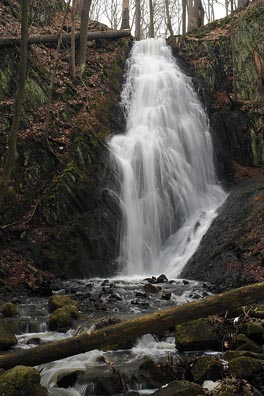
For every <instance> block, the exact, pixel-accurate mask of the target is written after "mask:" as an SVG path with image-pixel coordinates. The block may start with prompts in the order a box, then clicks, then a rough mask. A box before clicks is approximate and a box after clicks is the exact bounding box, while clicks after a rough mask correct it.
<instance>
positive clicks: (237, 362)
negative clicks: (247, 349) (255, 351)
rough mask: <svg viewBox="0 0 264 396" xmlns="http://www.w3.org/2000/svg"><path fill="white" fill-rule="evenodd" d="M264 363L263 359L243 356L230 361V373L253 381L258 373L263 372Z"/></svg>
mask: <svg viewBox="0 0 264 396" xmlns="http://www.w3.org/2000/svg"><path fill="white" fill-rule="evenodd" d="M262 370H263V363H262V361H261V360H258V359H254V358H250V357H246V356H242V357H238V358H236V359H232V360H231V361H230V362H229V373H230V374H232V375H235V376H236V377H239V378H243V379H246V380H248V381H251V380H252V378H254V377H255V376H256V375H258V374H260V373H262Z"/></svg>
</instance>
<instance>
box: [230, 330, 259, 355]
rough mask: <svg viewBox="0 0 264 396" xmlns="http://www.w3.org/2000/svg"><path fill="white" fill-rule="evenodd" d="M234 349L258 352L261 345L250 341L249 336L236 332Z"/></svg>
mask: <svg viewBox="0 0 264 396" xmlns="http://www.w3.org/2000/svg"><path fill="white" fill-rule="evenodd" d="M235 349H236V350H238V351H239V350H242V351H251V352H256V353H260V352H262V347H261V346H260V345H258V344H256V343H255V342H254V341H252V340H251V339H250V338H248V337H246V336H245V334H238V335H237V336H236V338H235Z"/></svg>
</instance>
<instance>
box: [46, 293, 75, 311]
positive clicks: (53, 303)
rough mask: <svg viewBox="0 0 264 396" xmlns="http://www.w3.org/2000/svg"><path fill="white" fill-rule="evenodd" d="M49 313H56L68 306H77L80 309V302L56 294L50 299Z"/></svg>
mask: <svg viewBox="0 0 264 396" xmlns="http://www.w3.org/2000/svg"><path fill="white" fill-rule="evenodd" d="M48 304H49V312H54V311H55V310H56V309H58V308H62V307H65V306H67V305H72V306H73V305H75V306H76V307H77V308H78V302H77V301H75V300H73V299H72V298H70V297H69V296H64V295H61V294H55V295H53V296H52V297H50V298H49V301H48Z"/></svg>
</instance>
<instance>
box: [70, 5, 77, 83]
mask: <svg viewBox="0 0 264 396" xmlns="http://www.w3.org/2000/svg"><path fill="white" fill-rule="evenodd" d="M76 16H77V1H76V0H72V8H71V72H72V78H73V81H74V80H75V78H76V66H75V22H76Z"/></svg>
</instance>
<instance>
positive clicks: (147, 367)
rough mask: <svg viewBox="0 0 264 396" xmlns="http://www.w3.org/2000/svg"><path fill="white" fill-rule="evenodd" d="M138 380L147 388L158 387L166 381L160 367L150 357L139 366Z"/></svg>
mask: <svg viewBox="0 0 264 396" xmlns="http://www.w3.org/2000/svg"><path fill="white" fill-rule="evenodd" d="M139 380H140V382H143V383H144V384H145V385H146V386H147V387H148V388H159V387H160V386H162V385H164V384H165V383H166V378H164V375H163V372H162V369H161V368H160V367H159V366H158V365H157V364H156V363H155V362H154V361H153V360H152V359H147V360H146V361H145V362H143V363H142V364H141V365H140V366H139Z"/></svg>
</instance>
